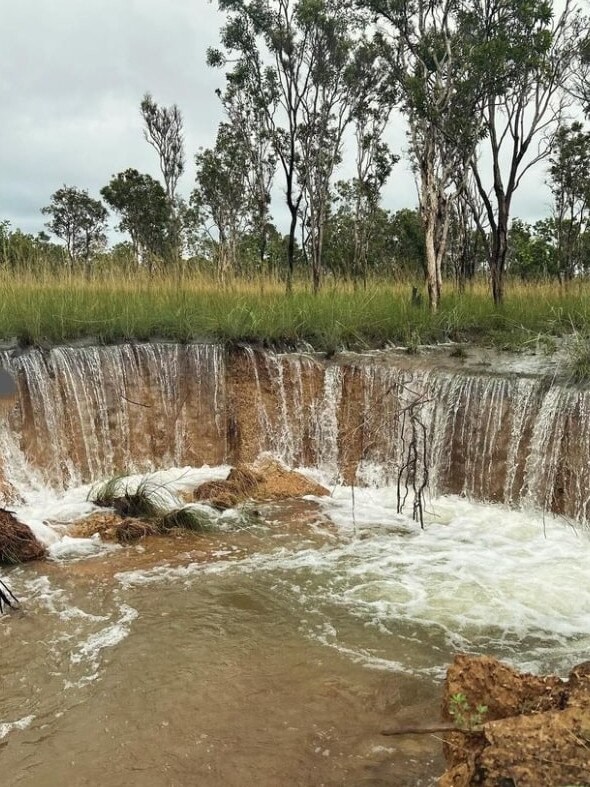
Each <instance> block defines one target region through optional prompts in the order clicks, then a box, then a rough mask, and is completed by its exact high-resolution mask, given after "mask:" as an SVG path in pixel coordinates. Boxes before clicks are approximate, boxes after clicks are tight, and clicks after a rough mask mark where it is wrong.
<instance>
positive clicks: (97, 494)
mask: <svg viewBox="0 0 590 787" xmlns="http://www.w3.org/2000/svg"><path fill="white" fill-rule="evenodd" d="M122 483H123V478H122V476H115V477H114V478H110V479H109V480H108V481H105V482H104V483H103V484H100V485H98V486H95V487H93V488H92V489H91V490H90V493H89V495H88V499H89V500H90V501H92V502H93V503H94V504H95V505H97V506H100V507H101V508H114V509H115V511H116V512H117V514H119V515H120V516H122V517H133V518H135V519H158V518H159V517H161V516H162V515H163V514H164V513H165V508H164V501H163V498H162V495H161V493H159V492H158V490H159V489H161V487H154V486H153V484H151V483H150V481H149V479H147V478H144V479H143V480H142V481H141V483H140V484H139V485H138V486H137V488H136V489H135V491H133V492H132V491H131V490H130V489H129V488H128V487H127V486H125V487H124V488H123V490H121V485H122Z"/></svg>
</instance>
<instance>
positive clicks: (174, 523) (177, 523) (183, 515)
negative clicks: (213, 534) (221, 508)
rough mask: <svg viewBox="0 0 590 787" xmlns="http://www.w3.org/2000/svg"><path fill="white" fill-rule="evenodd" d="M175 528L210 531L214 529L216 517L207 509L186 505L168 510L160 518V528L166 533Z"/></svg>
mask: <svg viewBox="0 0 590 787" xmlns="http://www.w3.org/2000/svg"><path fill="white" fill-rule="evenodd" d="M173 528H180V529H182V530H190V531H191V532H193V533H208V532H209V531H211V530H213V529H214V519H213V517H212V515H211V514H209V513H208V512H207V511H204V510H199V509H195V508H190V507H185V508H177V509H175V510H173V511H168V512H167V513H166V514H164V515H163V516H161V517H160V518H159V519H158V529H159V530H160V532H163V533H166V532H167V531H168V530H172V529H173Z"/></svg>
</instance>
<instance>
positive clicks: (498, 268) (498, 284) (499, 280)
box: [490, 210, 508, 306]
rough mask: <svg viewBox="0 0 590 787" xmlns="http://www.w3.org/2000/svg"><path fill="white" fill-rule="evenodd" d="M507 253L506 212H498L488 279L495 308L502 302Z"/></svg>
mask: <svg viewBox="0 0 590 787" xmlns="http://www.w3.org/2000/svg"><path fill="white" fill-rule="evenodd" d="M507 252H508V212H507V211H505V210H501V211H500V215H499V217H498V226H497V227H496V229H495V231H494V238H493V244H492V256H491V258H490V277H491V280H492V296H493V298H494V303H495V304H496V306H501V305H502V303H503V302H504V271H505V268H506V254H507Z"/></svg>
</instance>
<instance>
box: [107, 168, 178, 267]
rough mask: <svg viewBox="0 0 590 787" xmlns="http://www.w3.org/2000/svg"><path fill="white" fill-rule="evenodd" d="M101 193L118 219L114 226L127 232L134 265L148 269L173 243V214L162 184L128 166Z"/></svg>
mask: <svg viewBox="0 0 590 787" xmlns="http://www.w3.org/2000/svg"><path fill="white" fill-rule="evenodd" d="M100 193H101V194H102V196H103V197H104V199H105V200H106V202H107V203H108V204H109V205H110V206H111V208H113V210H115V211H116V212H117V213H118V214H119V216H120V218H121V220H120V222H119V225H118V227H117V229H118V230H119V231H121V232H128V233H129V235H130V237H131V243H132V246H133V254H134V257H135V260H136V264H137V265H139V264H141V263H147V265H148V267H149V270H150V272H151V271H152V268H153V259H154V257H160V258H165V257H166V256H167V255H168V254H169V252H170V246H171V244H172V243H173V238H172V236H173V223H174V216H173V213H172V207H171V204H170V200H169V199H168V197H167V194H166V192H165V191H164V189H163V188H162V185H161V184H160V183H159V182H158V181H157V180H155V178H152V177H151V176H150V175H147V174H142V173H140V172H138V171H137V170H136V169H127V170H125V171H124V172H119V173H118V174H117V175H114V176H113V177H112V178H111V181H110V183H109V184H108V185H106V186H104V187H103V188H102V189H101V192H100Z"/></svg>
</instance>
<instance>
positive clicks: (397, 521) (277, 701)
mask: <svg viewBox="0 0 590 787" xmlns="http://www.w3.org/2000/svg"><path fill="white" fill-rule="evenodd" d="M0 365H4V366H6V367H8V368H10V369H11V370H12V371H13V372H14V374H15V376H16V379H17V383H18V401H17V404H16V406H15V408H14V410H13V411H12V412H11V413H10V415H9V417H8V418H5V419H0V496H1V497H0V504H2V502H4V504H10V505H11V507H13V508H14V509H15V510H16V512H17V515H18V516H19V517H20V518H21V519H22V520H23V521H25V522H27V523H28V524H30V525H31V527H32V528H33V530H34V532H35V533H36V534H37V535H38V537H39V538H41V539H43V540H45V541H46V542H47V543H49V542H51V541H53V543H52V544H51V546H50V557H51V559H50V560H49V561H47V562H45V563H37V564H31V565H28V566H22V567H17V568H15V569H12V570H10V572H9V575H8V577H7V578H8V580H9V582H10V585H11V587H12V589H13V590H14V591H15V592H16V594H17V595H18V596H19V598H21V600H22V602H23V606H24V609H25V610H26V613H25V614H24V615H23V616H22V617H19V616H16V615H15V616H6V617H5V618H3V619H2V620H1V621H0V624H1V626H2V628H1V630H0V633H2V634H5V635H6V636H5V637H3V645H2V657H1V660H0V677H1V678H2V679H3V680H4V682H3V692H2V698H1V699H0V738H5V739H6V740H7V742H8V745H7V746H6V748H3V749H2V767H3V777H5V778H4V779H3V783H6V784H7V785H13V784H14V785H16V784H18V785H19V787H22V785H29V784H30V785H37V784H54V783H67V784H77V783H81V784H82V783H87V784H93V783H96V782H97V781H100V780H104V774H105V773H108V774H109V778H110V781H111V783H113V784H119V783H121V784H123V783H124V784H134V783H137V784H141V785H142V787H143V786H144V785H147V786H148V787H151V786H152V785H153V787H156V785H157V786H158V787H159V785H161V784H167V783H171V784H172V783H174V784H193V783H196V782H198V783H202V784H207V785H208V784H212V785H217V784H224V785H225V784H235V785H238V784H244V783H250V782H256V783H257V784H261V785H264V786H265V787H266V785H268V787H271V785H272V786H273V787H274V785H276V784H279V783H280V784H309V785H311V784H320V783H324V784H345V783H354V784H357V783H358V784H361V783H367V784H372V783H390V784H397V785H400V787H402V786H403V785H407V787H410V785H411V786H412V787H414V786H415V785H417V784H432V779H433V778H434V777H435V776H436V775H437V773H439V772H440V770H441V768H442V762H441V759H440V747H439V744H438V742H437V741H436V740H430V739H428V740H426V739H425V738H422V739H421V740H420V741H419V742H416V741H412V740H410V741H405V740H403V739H402V740H399V741H398V742H396V745H395V746H384V745H383V739H382V738H381V737H380V736H379V730H380V729H381V728H383V727H384V726H389V725H390V723H391V721H392V719H393V718H395V719H396V720H397V721H402V722H404V721H405V722H409V723H415V722H419V721H422V720H424V719H436V717H437V715H438V705H439V691H440V680H441V677H442V675H443V674H444V670H445V667H446V665H447V664H448V662H449V660H450V659H451V658H452V655H453V653H454V652H456V651H457V650H465V651H469V652H482V651H485V652H489V653H492V654H494V655H496V656H498V657H501V658H504V659H508V660H511V661H513V662H514V663H516V664H517V665H519V666H521V667H526V668H529V669H534V670H547V669H556V670H561V671H566V670H567V669H568V668H569V667H571V666H572V664H573V663H575V662H577V661H581V660H583V659H584V658H585V657H586V653H587V650H588V648H589V647H590V617H589V615H588V612H587V610H588V608H589V604H590V594H589V591H588V590H587V588H588V587H590V583H588V570H587V566H588V565H589V564H590V542H589V541H588V540H587V539H586V538H585V536H584V535H583V534H580V533H579V532H576V531H575V530H574V529H572V528H568V527H567V526H566V525H565V524H564V523H563V521H561V520H560V519H558V518H555V517H553V516H551V515H550V514H548V515H547V516H546V517H545V521H543V519H542V518H541V516H540V515H539V514H535V513H534V512H533V513H531V509H534V508H537V509H543V510H544V511H554V512H556V513H558V514H564V515H566V516H567V517H571V518H572V519H573V518H575V519H576V520H578V521H586V520H587V519H588V517H589V514H590V509H589V490H590V468H589V465H590V462H589V461H588V459H589V458H590V399H589V396H590V395H589V394H588V393H587V392H586V391H584V390H580V389H577V388H572V387H567V386H564V385H559V384H557V383H552V384H548V383H547V381H546V378H544V377H542V376H541V375H535V374H530V375H529V376H525V377H519V376H516V375H514V374H510V373H504V374H499V373H496V374H489V373H486V371H485V370H482V369H478V368H461V367H456V368H450V367H449V364H448V363H447V364H440V363H438V362H437V361H436V359H434V360H432V359H428V358H426V359H423V358H422V359H420V358H418V359H412V358H407V357H404V356H402V355H395V354H392V353H381V354H368V355H366V356H360V355H347V356H343V357H342V358H339V359H335V360H329V361H324V360H321V359H319V358H318V357H316V356H313V355H311V354H277V353H271V352H262V351H259V350H255V349H252V348H242V349H239V348H238V349H232V350H228V351H226V350H223V349H222V348H220V347H217V346H214V345H206V344H193V345H188V346H179V345H173V344H164V343H161V344H145V345H121V346H117V347H100V348H93V347H87V348H84V347H81V348H55V349H53V350H50V351H47V352H42V351H39V350H33V351H30V352H24V353H22V354H15V353H4V354H3V355H1V356H0ZM412 408H415V412H416V413H417V417H418V419H419V421H420V424H421V425H422V426H423V427H424V434H425V441H422V436H421V434H422V433H420V436H419V440H420V441H422V442H420V446H419V448H420V451H419V454H420V455H421V451H422V450H426V454H427V457H426V466H427V467H428V471H429V480H430V493H431V499H430V500H429V505H428V507H427V512H426V523H425V530H424V531H421V530H420V529H419V528H418V527H417V526H416V524H415V523H413V522H411V521H409V519H408V517H407V516H404V515H403V514H398V513H397V511H396V495H395V488H394V487H395V484H396V481H397V478H398V474H399V472H400V467H401V466H402V465H403V463H404V461H405V460H406V456H407V448H408V444H409V441H410V439H411V437H412V433H411V423H410V419H409V417H408V413H409V412H410V411H411V409H412ZM262 452H271V453H272V454H275V455H276V456H278V457H280V458H282V459H283V461H284V462H285V463H286V464H288V465H291V466H300V467H304V468H307V469H308V471H309V472H312V473H314V474H315V475H317V477H318V478H319V479H320V480H321V481H322V482H323V483H325V484H326V485H329V487H330V491H331V492H332V495H331V496H329V497H325V498H318V499H316V500H312V501H304V502H303V503H301V505H300V506H299V505H297V506H295V507H294V508H288V507H287V509H286V510H285V509H281V508H280V506H279V507H272V506H270V507H265V506H264V505H262V506H259V505H257V506H256V512H255V513H253V512H250V513H249V516H250V518H248V519H247V521H246V520H245V524H244V522H242V521H241V520H240V514H238V513H236V512H235V511H231V510H230V511H228V512H225V513H223V514H219V513H218V514H216V515H215V516H216V520H215V530H214V531H213V532H212V533H208V534H205V535H199V536H180V535H178V536H176V537H174V538H170V539H154V541H155V542H156V543H155V544H152V543H145V542H144V544H145V545H144V544H139V545H137V546H132V547H128V548H125V549H123V548H121V547H120V546H118V545H115V544H112V543H110V544H108V543H106V542H103V541H101V540H100V539H98V538H90V539H72V538H69V535H68V533H69V532H71V531H70V530H69V528H70V523H71V522H72V521H75V520H78V519H80V518H82V517H85V516H88V515H89V514H91V513H93V512H94V513H96V509H95V508H94V506H93V505H92V503H90V502H89V501H88V500H87V496H88V492H89V489H90V484H91V483H92V482H95V481H98V480H100V479H104V478H107V477H110V476H112V475H115V474H119V473H121V474H124V475H126V476H129V474H131V473H137V474H138V475H136V476H134V477H133V478H131V479H129V478H128V479H127V480H126V481H125V482H124V483H126V484H128V485H130V488H133V487H134V485H135V486H136V485H137V484H138V483H139V482H140V481H141V479H142V474H143V473H146V472H151V471H154V470H155V469H158V468H162V470H161V471H160V472H158V473H157V474H156V475H153V476H152V482H153V484H154V485H156V486H157V487H158V488H160V489H164V488H165V489H167V490H169V492H170V495H171V499H173V498H174V497H175V495H177V496H178V500H180V499H181V498H182V496H183V495H184V496H185V499H186V495H187V494H190V492H191V490H192V489H194V487H195V486H196V485H197V484H198V483H199V482H201V481H206V480H215V479H219V478H223V477H225V475H226V474H227V471H228V465H235V464H236V463H237V462H239V461H251V460H254V459H255V458H256V457H257V456H258V455H259V454H260V453H262ZM204 465H209V467H205V466H204ZM424 469H425V468H424V467H422V468H421V472H424ZM478 501H479V502H478ZM299 502H301V501H299ZM482 503H485V504H482ZM488 503H494V504H495V503H500V504H506V505H488ZM519 507H521V508H523V509H526V511H524V512H519V511H514V510H509V508H513V509H515V508H519ZM252 517H254V518H253V519H252ZM86 558H91V559H86ZM269 730H272V735H271V734H269ZM31 744H34V745H31ZM130 763H131V764H132V766H131V765H130ZM131 768H132V770H130V769H131ZM7 774H8V777H7V778H6V775H7ZM13 776H14V778H13ZM135 776H137V778H136V780H135V781H134V778H135Z"/></svg>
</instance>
